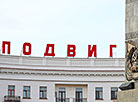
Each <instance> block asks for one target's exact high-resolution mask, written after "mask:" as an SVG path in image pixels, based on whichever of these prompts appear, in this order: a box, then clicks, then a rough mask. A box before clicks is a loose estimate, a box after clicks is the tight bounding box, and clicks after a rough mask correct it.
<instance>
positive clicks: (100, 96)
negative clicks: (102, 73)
mask: <svg viewBox="0 0 138 102" xmlns="http://www.w3.org/2000/svg"><path fill="white" fill-rule="evenodd" d="M95 100H103V87H96V88H95Z"/></svg>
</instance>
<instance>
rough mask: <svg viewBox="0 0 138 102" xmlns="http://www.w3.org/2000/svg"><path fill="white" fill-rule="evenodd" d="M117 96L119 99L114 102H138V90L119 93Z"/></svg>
mask: <svg viewBox="0 0 138 102" xmlns="http://www.w3.org/2000/svg"><path fill="white" fill-rule="evenodd" d="M137 87H138V86H137ZM117 95H118V99H117V100H116V101H114V102H138V88H136V89H132V90H126V91H119V92H118V93H117Z"/></svg>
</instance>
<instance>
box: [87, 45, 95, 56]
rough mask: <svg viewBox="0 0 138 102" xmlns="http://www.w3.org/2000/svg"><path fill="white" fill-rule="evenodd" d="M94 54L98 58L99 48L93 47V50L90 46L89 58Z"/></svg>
mask: <svg viewBox="0 0 138 102" xmlns="http://www.w3.org/2000/svg"><path fill="white" fill-rule="evenodd" d="M93 53H94V57H97V46H96V45H93V47H92V49H91V45H88V57H92V55H93Z"/></svg>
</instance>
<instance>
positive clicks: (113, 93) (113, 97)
mask: <svg viewBox="0 0 138 102" xmlns="http://www.w3.org/2000/svg"><path fill="white" fill-rule="evenodd" d="M117 92H118V87H111V100H117Z"/></svg>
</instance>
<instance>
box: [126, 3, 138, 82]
mask: <svg viewBox="0 0 138 102" xmlns="http://www.w3.org/2000/svg"><path fill="white" fill-rule="evenodd" d="M125 23H126V29H125V33H126V39H125V40H126V66H125V68H126V69H125V70H126V80H127V81H131V80H137V79H138V0H126V20H125Z"/></svg>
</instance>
